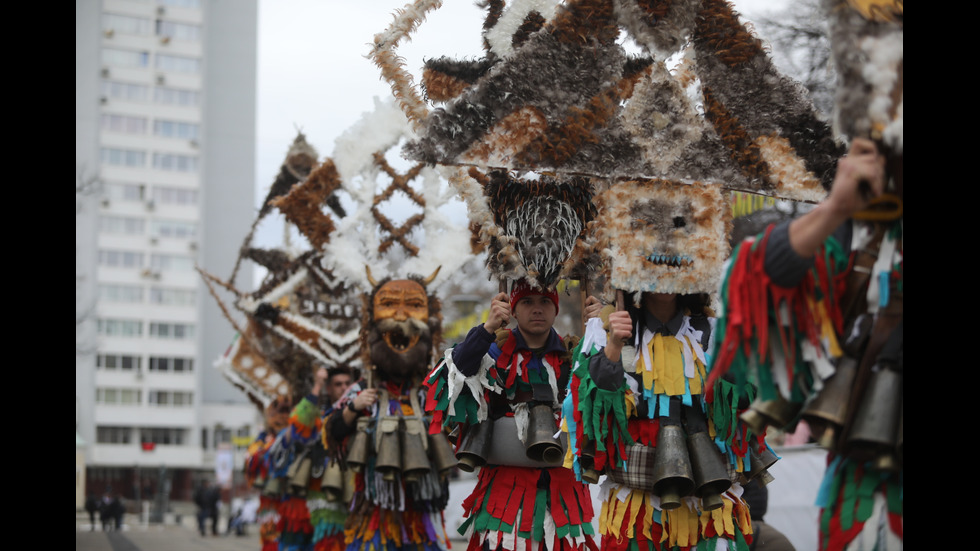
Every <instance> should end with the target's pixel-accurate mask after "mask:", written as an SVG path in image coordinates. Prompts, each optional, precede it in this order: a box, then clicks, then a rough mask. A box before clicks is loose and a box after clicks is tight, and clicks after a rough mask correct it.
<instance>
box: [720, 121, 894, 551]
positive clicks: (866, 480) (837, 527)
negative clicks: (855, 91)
mask: <svg viewBox="0 0 980 551" xmlns="http://www.w3.org/2000/svg"><path fill="white" fill-rule="evenodd" d="M886 173H887V172H886V157H885V156H883V155H882V154H881V153H880V152H879V150H878V148H877V146H876V145H875V144H874V142H871V141H868V140H863V139H855V140H854V141H853V143H852V145H851V149H850V152H849V154H848V155H847V156H846V157H844V158H842V159H841V160H840V163H839V165H838V169H837V177H836V179H835V180H834V184H833V188H832V189H831V192H830V195H829V196H828V198H827V199H826V200H825V201H823V202H822V203H821V204H820V205H818V206H817V207H816V208H814V209H813V210H812V211H810V212H809V213H807V214H806V215H804V216H802V217H800V218H798V219H796V220H793V221H792V222H789V223H783V224H781V225H778V226H775V227H770V228H769V229H768V230H766V231H765V232H764V233H763V234H762V235H760V236H758V237H757V238H755V239H751V240H748V241H746V242H744V243H743V244H742V245H741V247H740V248H739V249H738V250H736V253H735V257H734V260H733V263H732V268H731V271H730V272H729V274H728V278H727V281H726V291H727V293H726V297H727V299H728V303H729V308H730V311H729V315H728V317H727V318H726V319H725V330H726V332H727V338H728V339H730V341H728V342H726V343H725V345H724V346H723V347H721V349H720V350H719V352H718V368H719V369H724V370H728V371H729V373H730V374H732V375H734V376H735V377H736V378H738V379H751V380H754V381H757V382H758V384H759V386H760V394H759V398H758V399H757V401H756V402H754V403H753V404H752V408H751V409H750V410H749V411H748V412H747V414H745V415H744V417H745V418H746V419H747V420H749V421H750V422H754V423H758V424H760V426H761V427H762V429H761V430H764V427H765V425H766V424H772V425H776V426H778V427H780V428H783V427H786V426H789V427H792V426H793V424H795V422H796V421H797V420H798V419H799V418H802V419H804V420H806V421H807V422H808V423H809V425H810V429H811V431H813V434H814V436H815V437H816V438H817V440H818V441H819V442H820V443H821V444H822V445H823V446H825V447H827V448H828V449H829V450H831V454H830V458H829V464H828V469H827V473H826V475H825V479H824V482H823V484H822V486H821V492H820V495H819V496H818V502H819V503H820V504H821V505H822V506H823V511H822V513H821V517H820V533H821V537H820V544H821V545H820V547H821V549H852V548H855V549H856V548H869V549H870V548H876V549H899V548H901V547H902V532H903V530H902V526H903V516H902V515H903V508H902V493H903V492H902V488H903V485H902V474H903V469H902V438H901V436H902V425H901V418H902V367H903V361H902V357H903V354H902V352H903V345H902V338H903V329H902V321H903V318H902V302H903V301H902V287H903V286H902V281H903V278H902V273H903V270H902V245H901V242H902V240H901V229H902V219H901V216H900V214H898V213H896V211H895V209H894V208H892V207H894V206H895V205H897V204H900V203H896V202H895V201H896V199H894V197H895V196H894V195H890V196H887V195H886V194H885V193H884V190H885V185H886V184H885V182H886V180H887V178H886ZM894 181H895V180H894V179H891V180H890V182H891V183H892V184H894ZM889 197H891V198H890V199H889ZM872 203H873V204H875V205H877V206H878V207H886V208H883V209H876V208H871V209H868V206H869V204H872ZM855 219H858V220H855ZM748 297H754V300H746V299H747V298H748ZM780 311H782V312H785V313H789V314H790V315H789V316H788V317H778V314H777V313H778V312H780ZM760 312H761V313H762V314H763V315H762V316H761V317H760V316H759V313H760ZM742 316H749V317H742ZM780 319H782V320H783V323H776V321H777V320H780ZM766 341H769V342H770V343H771V344H769V345H768V346H765V345H764V344H763V343H765V342H766ZM766 348H770V350H767V349H766ZM746 351H748V354H746ZM767 352H768V353H767ZM730 376H731V375H730Z"/></svg>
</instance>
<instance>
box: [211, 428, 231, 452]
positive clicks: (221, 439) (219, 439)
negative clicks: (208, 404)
mask: <svg viewBox="0 0 980 551" xmlns="http://www.w3.org/2000/svg"><path fill="white" fill-rule="evenodd" d="M221 444H231V429H226V428H223V427H215V429H214V448H215V449H217V448H218V446H220V445H221Z"/></svg>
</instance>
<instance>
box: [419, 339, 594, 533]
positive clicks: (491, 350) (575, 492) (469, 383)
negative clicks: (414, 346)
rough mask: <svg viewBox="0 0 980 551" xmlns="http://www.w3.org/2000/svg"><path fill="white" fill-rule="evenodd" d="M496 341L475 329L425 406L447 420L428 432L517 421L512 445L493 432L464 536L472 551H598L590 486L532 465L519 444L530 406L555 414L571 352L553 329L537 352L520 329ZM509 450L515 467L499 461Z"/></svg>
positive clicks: (444, 367)
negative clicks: (529, 345) (541, 406)
mask: <svg viewBox="0 0 980 551" xmlns="http://www.w3.org/2000/svg"><path fill="white" fill-rule="evenodd" d="M498 335H501V337H502V338H501V339H500V340H498V341H497V342H494V338H495V337H494V335H491V334H490V333H488V332H487V331H486V330H485V329H484V328H483V326H482V325H479V326H477V327H475V328H473V329H472V330H471V331H470V333H469V334H468V335H467V337H466V339H465V340H464V342H463V343H460V344H459V345H458V346H456V347H455V348H454V349H452V350H448V351H447V352H446V355H445V357H444V358H443V360H442V361H440V362H439V364H438V365H437V366H436V367H435V369H433V371H432V372H431V373H430V374H429V376H428V377H427V379H426V386H427V387H428V396H429V400H428V402H427V404H428V406H427V407H428V408H429V410H430V411H432V412H433V414H434V416H433V418H434V420H439V421H441V422H442V426H440V425H438V424H436V423H435V422H433V424H432V425H431V426H430V431H439V430H441V429H442V428H443V427H446V428H452V427H456V426H457V425H458V426H460V427H461V428H463V429H464V431H465V430H468V429H469V428H472V427H473V426H475V425H476V424H478V423H488V422H492V423H501V424H502V423H504V421H507V422H508V423H510V422H511V419H512V420H513V422H512V425H513V427H514V428H515V429H516V432H517V435H516V437H512V438H511V440H510V442H511V445H508V444H501V443H500V442H498V440H497V439H498V436H497V435H498V434H500V433H498V432H496V431H495V432H494V437H493V442H494V444H493V445H492V449H493V451H491V453H490V457H489V458H487V463H486V465H484V466H483V467H482V468H481V469H480V474H479V480H478V482H477V484H476V487H475V488H474V490H473V493H472V494H470V495H469V496H468V497H467V498H466V499H465V500H464V501H463V509H464V516H465V517H466V520H465V521H464V522H463V524H462V525H461V526H460V528H459V532H460V533H461V534H464V535H466V534H469V545H468V547H467V550H468V551H481V550H490V551H497V550H500V551H517V550H521V551H524V550H530V551H545V550H550V551H559V550H584V549H591V550H596V549H597V548H596V545H595V543H594V542H593V539H592V536H593V527H592V524H591V522H592V517H593V511H592V501H591V497H590V495H589V489H588V486H587V485H586V484H583V483H581V482H579V481H577V480H575V476H574V474H573V472H572V471H571V470H570V469H567V468H565V467H563V466H554V467H553V466H550V465H549V464H547V463H544V462H540V461H538V462H535V461H531V460H528V459H526V458H525V457H524V456H525V454H524V450H523V448H522V446H523V444H522V442H521V441H523V440H525V439H526V437H527V434H526V433H527V431H528V428H527V427H528V418H529V412H528V410H529V406H530V405H531V404H542V403H545V404H548V406H549V407H550V408H551V409H552V411H556V410H557V408H558V406H559V404H560V403H561V399H562V397H563V396H564V393H565V388H566V387H567V381H568V376H569V368H570V364H569V361H568V351H567V349H566V348H565V345H564V344H563V342H562V340H561V338H560V337H559V336H558V334H557V333H555V331H554V330H552V331H551V335H550V337H549V340H548V343H547V345H546V346H545V348H544V350H542V351H539V352H538V353H536V354H535V353H532V352H531V351H530V350H529V349H528V347H527V345H526V344H525V343H524V339H523V337H522V336H521V334H520V332H519V331H518V330H517V329H513V330H511V331H506V330H502V331H499V332H498ZM508 417H509V418H511V419H505V418H508ZM502 426H503V425H502ZM507 426H508V427H509V426H510V425H507ZM557 430H558V424H557V422H556V424H555V431H557ZM459 440H460V441H462V440H463V438H460V439H459ZM511 447H513V448H518V450H517V452H516V457H515V454H510V455H511V459H513V460H514V462H515V463H516V464H507V463H506V462H507V461H508V458H506V457H501V455H507V452H510V451H513V450H510V449H503V448H511ZM498 454H501V455H498Z"/></svg>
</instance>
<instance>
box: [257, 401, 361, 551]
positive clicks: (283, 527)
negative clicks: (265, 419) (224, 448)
mask: <svg viewBox="0 0 980 551" xmlns="http://www.w3.org/2000/svg"><path fill="white" fill-rule="evenodd" d="M314 401H315V398H314V397H312V396H309V397H306V398H303V399H302V400H300V402H299V403H298V404H297V405H296V407H295V408H293V410H292V412H291V415H290V417H289V425H288V426H287V427H286V428H284V429H283V430H281V431H280V432H279V434H278V435H276V437H275V438H272V437H271V436H263V437H261V438H262V443H260V440H258V439H257V440H256V441H255V442H254V443H253V444H252V445H251V446H250V448H249V455H248V458H247V460H246V473H247V476H248V477H249V480H250V481H252V484H253V486H256V487H260V488H262V494H261V496H260V497H259V512H258V517H259V519H258V522H259V524H260V526H261V528H260V537H261V539H262V551H273V550H275V551H339V550H340V549H343V545H344V532H343V527H344V520H345V518H346V505H345V504H344V503H343V502H342V501H341V500H339V499H337V498H336V497H334V496H328V495H327V494H326V493H325V492H324V490H323V488H322V487H321V483H322V481H323V479H322V475H323V472H324V466H325V464H326V463H327V462H328V461H331V460H335V459H333V458H330V457H329V455H328V454H327V453H326V450H325V448H324V443H323V440H322V437H323V431H322V419H321V417H320V410H319V408H318V407H317V406H316V404H315V403H314ZM263 434H265V433H263ZM304 460H308V461H309V465H310V471H309V472H310V476H309V479H308V481H307V482H306V484H305V485H304V486H298V485H296V482H297V478H296V470H297V468H298V467H299V465H300V464H301V463H302V462H303V461H304Z"/></svg>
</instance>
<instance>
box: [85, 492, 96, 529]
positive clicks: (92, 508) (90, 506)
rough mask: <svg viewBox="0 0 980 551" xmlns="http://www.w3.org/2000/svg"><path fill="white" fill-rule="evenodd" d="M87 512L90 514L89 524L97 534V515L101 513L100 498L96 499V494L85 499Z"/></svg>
mask: <svg viewBox="0 0 980 551" xmlns="http://www.w3.org/2000/svg"><path fill="white" fill-rule="evenodd" d="M85 512H87V513H88V521H89V524H91V525H92V531H93V532H95V513H98V512H99V498H97V497H95V494H89V495H88V497H86V498H85Z"/></svg>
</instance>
